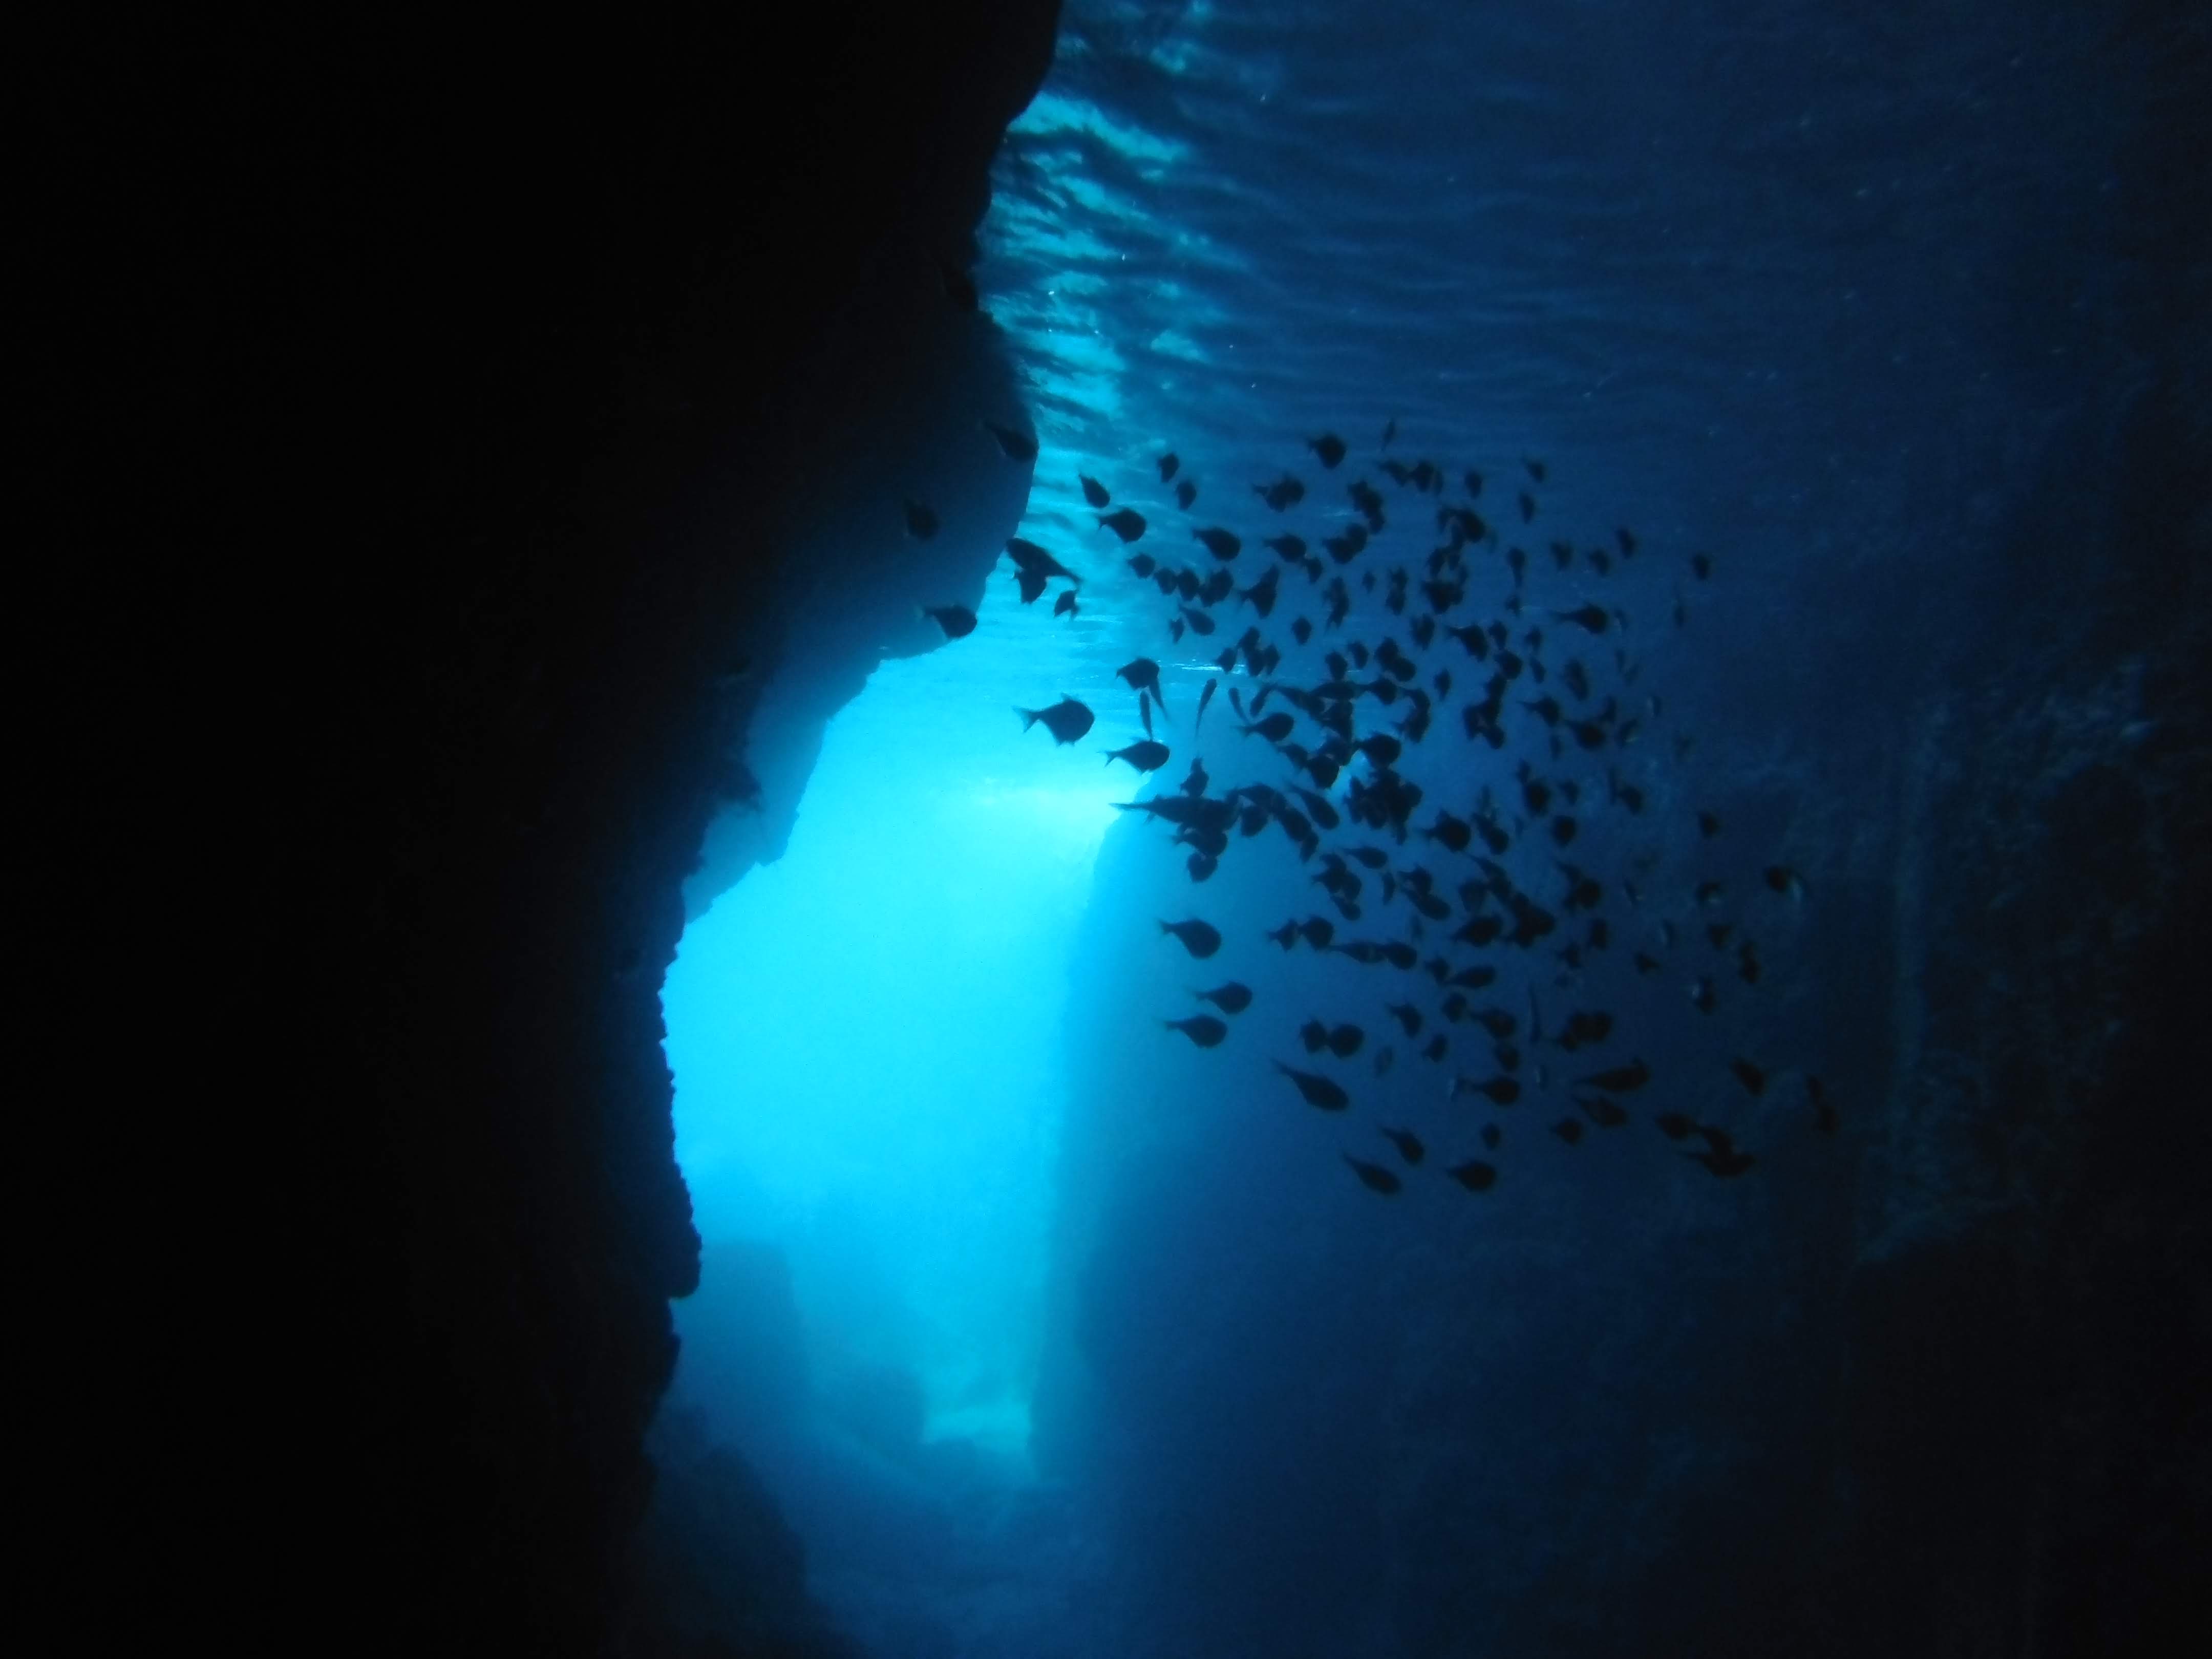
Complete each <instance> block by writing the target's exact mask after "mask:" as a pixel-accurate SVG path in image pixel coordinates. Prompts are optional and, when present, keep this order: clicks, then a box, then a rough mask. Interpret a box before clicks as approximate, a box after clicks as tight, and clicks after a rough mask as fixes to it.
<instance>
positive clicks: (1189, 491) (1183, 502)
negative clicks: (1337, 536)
mask: <svg viewBox="0 0 2212 1659" xmlns="http://www.w3.org/2000/svg"><path fill="white" fill-rule="evenodd" d="M1175 498H1176V506H1177V507H1181V508H1182V510H1183V511H1184V512H1186V513H1188V512H1189V511H1190V504H1191V503H1192V502H1193V501H1196V500H1197V499H1198V486H1197V485H1196V484H1194V483H1192V482H1191V481H1190V480H1189V479H1188V478H1179V479H1177V480H1176V487H1175Z"/></svg>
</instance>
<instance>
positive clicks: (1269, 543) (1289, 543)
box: [1260, 536, 1306, 564]
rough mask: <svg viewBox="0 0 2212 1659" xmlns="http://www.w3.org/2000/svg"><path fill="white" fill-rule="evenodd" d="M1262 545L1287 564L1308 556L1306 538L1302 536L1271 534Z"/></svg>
mask: <svg viewBox="0 0 2212 1659" xmlns="http://www.w3.org/2000/svg"><path fill="white" fill-rule="evenodd" d="M1260 545H1261V546H1262V547H1264V548H1267V550H1270V551H1271V552H1273V554H1274V555H1275V556H1276V557H1277V558H1279V559H1280V560H1282V561H1283V562H1285V564H1296V563H1297V562H1299V561H1300V560H1301V559H1303V558H1304V557H1305V556H1306V544H1305V538H1304V537H1301V536H1270V537H1268V538H1267V540H1266V541H1264V542H1262V543H1261V544H1260Z"/></svg>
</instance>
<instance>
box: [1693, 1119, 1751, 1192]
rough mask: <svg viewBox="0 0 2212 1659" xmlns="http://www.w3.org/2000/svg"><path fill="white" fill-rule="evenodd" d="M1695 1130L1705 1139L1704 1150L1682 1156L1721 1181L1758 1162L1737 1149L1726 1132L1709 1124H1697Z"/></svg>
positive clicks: (1737, 1174)
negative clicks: (1709, 1171)
mask: <svg viewBox="0 0 2212 1659" xmlns="http://www.w3.org/2000/svg"><path fill="white" fill-rule="evenodd" d="M1697 1130H1698V1133H1699V1134H1700V1135H1702V1136H1703V1137H1705V1151H1704V1152H1685V1153H1683V1154H1682V1156H1683V1157H1685V1158H1688V1159H1690V1160H1691V1161H1692V1163H1696V1164H1704V1165H1705V1168H1706V1169H1708V1170H1711V1171H1712V1172H1713V1173H1714V1174H1715V1175H1717V1176H1720V1177H1721V1178H1722V1179H1723V1181H1725V1180H1728V1179H1729V1178H1730V1177H1732V1176H1740V1175H1741V1174H1743V1173H1744V1172H1745V1171H1746V1170H1748V1169H1750V1168H1751V1166H1752V1165H1753V1164H1756V1163H1758V1162H1759V1160H1758V1159H1757V1158H1753V1156H1752V1155H1751V1154H1750V1153H1749V1152H1745V1151H1743V1150H1742V1149H1741V1148H1740V1147H1738V1146H1736V1144H1735V1142H1734V1141H1733V1140H1731V1139H1729V1133H1728V1131H1727V1130H1725V1129H1720V1128H1716V1127H1713V1125H1711V1124H1710V1123H1700V1124H1699V1125H1698V1126H1697Z"/></svg>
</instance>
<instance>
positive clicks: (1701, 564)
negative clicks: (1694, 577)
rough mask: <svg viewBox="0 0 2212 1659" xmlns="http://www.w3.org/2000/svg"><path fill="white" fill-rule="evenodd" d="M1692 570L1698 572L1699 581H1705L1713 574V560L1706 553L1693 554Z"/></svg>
mask: <svg viewBox="0 0 2212 1659" xmlns="http://www.w3.org/2000/svg"><path fill="white" fill-rule="evenodd" d="M1690 568H1691V569H1692V570H1694V571H1695V572H1697V574H1698V580H1699V581H1703V580H1705V579H1706V578H1707V577H1708V576H1710V575H1711V574H1713V562H1712V559H1711V556H1709V555H1706V554H1704V553H1692V554H1691V555H1690Z"/></svg>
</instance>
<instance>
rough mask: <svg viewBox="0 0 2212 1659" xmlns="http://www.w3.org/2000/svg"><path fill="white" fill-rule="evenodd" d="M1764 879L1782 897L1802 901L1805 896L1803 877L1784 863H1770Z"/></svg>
mask: <svg viewBox="0 0 2212 1659" xmlns="http://www.w3.org/2000/svg"><path fill="white" fill-rule="evenodd" d="M1764 879H1765V883H1766V885H1767V887H1768V888H1769V889H1770V890H1772V891H1774V892H1777V893H1779V894H1781V895H1782V896H1784V898H1788V899H1793V900H1796V901H1797V902H1800V903H1802V902H1803V901H1804V897H1805V878H1804V877H1802V876H1801V875H1799V874H1798V873H1797V872H1796V871H1795V870H1792V869H1791V868H1790V866H1788V865H1786V864H1770V865H1768V866H1766V870H1765V876H1764Z"/></svg>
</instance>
